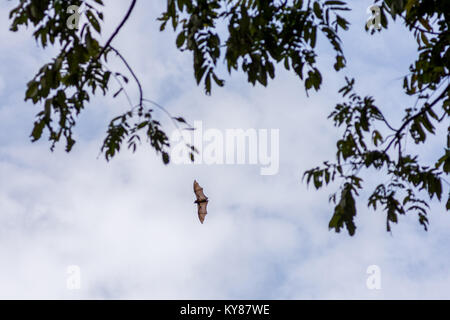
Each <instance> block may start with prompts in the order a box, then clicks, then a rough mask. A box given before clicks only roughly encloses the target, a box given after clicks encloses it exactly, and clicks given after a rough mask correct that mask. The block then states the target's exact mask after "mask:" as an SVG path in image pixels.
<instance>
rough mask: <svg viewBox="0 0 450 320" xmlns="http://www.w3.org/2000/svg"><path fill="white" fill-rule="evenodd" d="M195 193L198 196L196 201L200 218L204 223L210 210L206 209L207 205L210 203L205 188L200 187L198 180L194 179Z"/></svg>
mask: <svg viewBox="0 0 450 320" xmlns="http://www.w3.org/2000/svg"><path fill="white" fill-rule="evenodd" d="M194 193H195V197H196V198H197V200H195V203H196V204H197V206H198V218H199V219H200V222H201V223H202V224H203V221H204V220H205V217H206V215H207V214H208V212H207V211H206V206H207V205H208V197H207V196H205V194H204V193H203V188H202V187H200V185H199V184H198V182H197V181H196V180H194Z"/></svg>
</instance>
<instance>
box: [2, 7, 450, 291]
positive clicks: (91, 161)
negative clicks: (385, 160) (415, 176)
mask: <svg viewBox="0 0 450 320" xmlns="http://www.w3.org/2000/svg"><path fill="white" fill-rule="evenodd" d="M164 3H165V1H139V2H138V4H137V7H136V9H135V11H134V12H133V14H132V17H131V19H130V20H129V21H128V22H127V24H126V25H125V27H124V28H123V30H122V31H121V33H120V35H119V36H118V37H117V38H116V39H115V40H114V45H115V47H116V48H118V49H119V50H121V51H122V54H123V55H124V56H125V57H126V58H127V59H128V61H129V63H130V64H131V66H132V67H133V68H134V69H135V70H136V73H137V75H138V76H139V78H140V79H141V80H142V84H143V87H144V91H145V96H146V97H147V98H149V99H152V100H154V101H157V102H159V103H160V104H161V105H163V106H164V107H166V108H167V110H169V111H170V112H171V113H172V114H173V115H177V116H183V117H184V118H185V119H187V120H188V121H189V122H190V123H193V122H194V121H195V120H201V121H203V127H204V128H206V129H208V128H212V129H219V130H222V131H223V130H226V129H230V128H242V129H248V128H254V129H268V130H270V129H279V133H280V136H279V143H280V144H279V145H280V157H279V159H280V167H279V172H278V174H276V175H269V176H263V175H260V166H257V165H210V166H208V165H176V164H170V165H168V166H164V165H163V164H162V161H161V159H160V157H159V156H156V154H155V152H154V150H152V149H151V148H150V147H149V146H147V145H145V144H144V145H143V146H142V147H140V148H139V150H138V152H136V153H135V154H131V153H128V152H127V151H126V150H125V149H124V150H123V152H121V154H120V155H119V156H118V157H116V158H114V159H113V160H112V161H110V162H109V163H107V162H106V161H105V160H104V158H103V157H102V156H100V157H98V154H99V150H100V147H101V144H102V141H103V138H104V136H105V131H106V126H107V123H108V121H109V120H110V119H111V118H112V117H113V116H115V115H118V114H119V113H120V112H121V111H123V110H125V108H127V101H126V99H125V97H124V96H120V97H118V98H116V99H113V98H112V96H111V95H108V96H106V97H103V96H97V97H96V98H95V99H94V100H92V102H91V103H90V104H89V106H88V109H87V110H85V112H83V114H82V115H81V116H80V118H79V121H78V124H77V127H76V137H77V144H76V145H75V147H74V149H73V151H72V152H71V153H70V154H66V153H65V152H64V150H63V149H64V148H63V145H59V146H58V147H57V148H56V151H55V152H53V153H51V152H50V150H49V143H48V141H46V139H42V141H40V142H38V143H34V144H32V143H31V142H30V139H29V134H30V132H31V128H32V123H33V119H34V115H35V113H36V112H37V110H38V106H33V105H32V104H31V102H30V103H25V102H24V99H23V98H24V93H25V86H26V83H27V82H28V81H29V80H30V79H31V78H32V77H33V76H34V74H35V73H36V72H37V71H38V69H39V68H40V67H41V66H42V65H43V64H44V63H46V62H48V61H49V60H50V59H51V58H52V57H53V56H54V55H55V52H56V51H55V49H51V48H48V49H46V50H42V49H41V48H39V47H38V46H37V45H36V42H35V41H34V39H33V38H32V37H31V35H30V30H28V31H26V30H25V29H23V30H22V31H21V32H18V33H12V32H10V31H9V30H8V29H9V21H8V14H9V11H10V10H11V8H13V6H14V5H15V4H16V1H7V2H5V1H3V2H1V4H0V39H1V43H2V44H1V46H0V61H1V64H0V298H3V299H5V298H43V299H47V298H61V299H78V298H87V299H109V298H116V299H130V298H138V299H147V298H154V299H380V298H388V299H393V298H405V299H409V298H419V299H429V298H447V299H448V298H450V292H449V290H448V288H450V274H449V272H448V270H449V269H450V259H449V249H448V243H449V240H450V232H449V230H450V216H449V214H448V213H446V212H445V209H444V205H443V204H439V203H436V202H432V205H431V212H432V214H431V215H430V216H429V220H430V227H429V231H428V232H425V231H424V230H423V228H422V226H420V225H419V223H418V221H417V216H416V215H413V214H411V215H408V216H402V217H400V221H399V224H398V225H394V226H393V228H392V234H391V233H388V232H386V227H385V221H386V216H385V213H383V212H381V211H376V212H374V211H372V210H369V209H367V197H368V194H367V192H366V193H362V195H361V197H360V198H358V200H357V208H358V216H357V218H356V224H357V230H356V235H355V236H354V237H350V236H349V235H348V233H347V231H346V230H344V231H342V232H341V233H340V234H336V233H335V232H334V231H329V230H328V221H329V219H330V217H331V214H332V210H333V206H332V205H331V204H329V203H328V195H329V194H330V193H332V192H334V191H336V189H337V188H338V185H332V186H330V187H329V188H326V189H324V190H322V191H315V190H314V188H309V189H308V188H307V187H306V185H305V184H304V183H302V182H301V176H302V174H303V172H304V171H305V170H308V169H310V168H312V167H314V166H317V165H320V163H321V162H322V161H324V160H332V159H333V157H334V156H335V144H336V140H337V138H338V134H339V131H338V130H337V129H335V128H334V127H333V126H332V122H331V121H329V120H327V119H326V118H327V115H328V114H329V113H330V112H331V111H332V108H333V107H334V104H335V103H336V102H337V101H338V100H339V99H340V97H339V95H338V93H337V90H338V89H339V88H340V87H341V86H342V85H343V84H344V76H345V75H348V76H351V77H356V80H357V86H356V88H357V89H358V92H359V93H360V94H362V95H365V94H371V95H373V96H374V97H375V99H376V103H377V105H378V106H379V107H380V109H382V110H383V111H385V112H386V114H387V115H388V116H389V118H390V119H391V120H392V122H393V123H396V124H398V123H399V120H400V119H401V116H402V110H403V109H404V108H405V107H407V106H408V104H410V103H411V101H412V100H411V99H408V98H407V97H405V95H404V94H403V91H402V89H401V85H402V76H403V75H404V74H405V73H406V72H407V71H408V66H409V64H410V63H411V62H412V61H413V59H414V57H415V55H416V44H415V41H414V39H413V37H412V35H411V34H410V33H409V32H408V31H406V30H404V28H403V27H402V26H401V25H399V24H391V25H390V28H389V30H388V31H386V30H384V31H383V32H382V33H380V34H377V35H374V36H371V35H369V34H368V33H366V32H364V23H365V20H366V19H367V17H368V15H367V13H366V8H367V6H369V5H370V4H371V1H358V4H357V5H355V4H353V3H352V8H353V11H352V12H351V13H350V14H347V17H348V18H349V20H350V22H351V26H350V30H349V31H348V32H347V33H345V34H344V35H343V37H342V38H343V41H344V51H345V53H346V56H347V61H348V68H346V69H345V70H342V71H341V72H339V73H338V74H336V73H335V71H334V69H333V67H332V65H333V63H334V62H333V59H334V54H333V52H332V49H331V48H330V46H329V45H328V44H327V43H326V42H325V41H324V40H323V39H320V40H319V44H318V46H319V48H320V52H321V56H320V58H319V60H320V66H321V68H322V72H323V77H324V85H323V87H322V89H321V90H320V91H319V92H318V93H314V92H311V94H310V97H309V98H308V97H306V95H305V93H304V89H303V83H301V82H300V80H299V79H297V78H296V77H295V76H294V75H293V74H292V73H289V72H286V71H282V68H278V69H277V76H276V78H275V80H273V81H271V82H270V83H269V86H268V87H267V88H263V87H261V86H256V87H253V86H252V85H250V84H248V83H247V81H246V77H245V76H244V75H242V74H239V73H234V74H232V76H231V77H229V76H225V80H226V85H225V87H224V88H217V87H214V88H213V94H212V95H211V96H206V95H205V94H204V92H203V88H202V87H197V85H196V84H195V80H194V76H193V68H192V57H191V55H190V53H181V52H179V51H178V50H177V49H176V46H175V35H174V33H173V32H172V31H170V30H168V31H165V32H163V33H161V32H159V23H158V22H157V21H156V18H157V17H158V16H159V14H160V13H161V12H162V11H163V9H164ZM127 6H128V1H120V2H119V1H107V6H106V8H105V11H106V12H105V16H106V24H105V27H104V38H103V41H105V38H106V37H108V36H109V35H110V34H111V32H112V30H113V29H114V27H115V26H116V25H117V24H118V23H119V21H120V20H121V18H122V15H123V12H124V10H126V8H127ZM110 66H111V67H113V68H114V67H119V68H120V62H119V61H116V62H114V61H113V62H111V65H110ZM129 91H130V94H131V96H132V98H134V99H136V98H137V96H136V93H137V92H136V90H135V88H133V86H132V85H130V86H129ZM112 92H114V91H112ZM339 101H340V100H339ZM156 116H157V117H158V118H159V119H161V121H162V122H163V123H164V128H165V129H166V131H167V132H168V133H171V132H172V131H173V130H174V127H173V125H172V124H171V122H170V121H168V119H167V117H166V115H164V114H163V113H161V112H159V113H157V114H156ZM438 138H439V139H436V140H435V141H434V140H433V142H432V143H431V144H430V145H429V146H427V147H426V148H425V149H424V150H425V152H423V153H422V154H421V156H422V157H423V159H433V158H435V157H436V155H437V154H438V153H439V152H441V150H442V143H443V142H442V141H443V138H442V136H440V137H438ZM194 179H196V180H197V181H199V183H200V185H201V186H202V187H204V190H205V193H206V195H207V196H208V197H209V199H210V202H209V204H208V215H207V217H206V220H205V223H204V224H203V225H202V224H200V223H199V220H198V217H197V213H196V205H195V204H194V203H193V201H194V194H193V189H192V183H193V181H194ZM372 179H374V180H373V181H367V183H368V185H371V182H372V185H373V183H375V182H383V181H379V180H376V179H379V176H378V177H377V176H376V175H373V177H372ZM445 188H446V189H445V190H448V188H447V187H445ZM71 265H76V266H79V267H80V271H81V288H80V289H79V290H69V289H68V288H67V279H68V276H69V275H68V273H67V267H68V266H71ZM370 265H377V266H379V268H380V271H381V289H379V290H370V289H368V287H367V286H366V280H367V278H368V277H369V275H368V274H367V273H366V271H367V268H368V267H369V266H370Z"/></svg>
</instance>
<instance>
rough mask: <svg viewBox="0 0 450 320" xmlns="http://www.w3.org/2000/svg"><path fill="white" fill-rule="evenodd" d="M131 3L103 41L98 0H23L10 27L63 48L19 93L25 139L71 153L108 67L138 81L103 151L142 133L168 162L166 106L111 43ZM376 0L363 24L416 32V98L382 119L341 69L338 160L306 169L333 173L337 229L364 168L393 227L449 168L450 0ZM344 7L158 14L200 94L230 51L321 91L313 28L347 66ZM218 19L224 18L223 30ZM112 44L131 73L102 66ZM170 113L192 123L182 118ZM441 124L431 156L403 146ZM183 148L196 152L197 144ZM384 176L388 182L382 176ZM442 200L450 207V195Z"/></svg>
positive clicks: (198, 0) (346, 220)
mask: <svg viewBox="0 0 450 320" xmlns="http://www.w3.org/2000/svg"><path fill="white" fill-rule="evenodd" d="M82 4H83V5H84V7H85V10H84V11H83V13H82V14H83V15H85V17H86V22H84V23H83V24H82V25H80V26H78V27H75V28H70V27H68V20H69V19H72V20H73V19H76V13H75V17H74V16H73V14H74V12H73V10H72V11H71V10H68V8H69V6H77V7H79V6H81V5H82ZM108 5H112V4H108ZM135 5H136V0H131V1H130V6H129V8H128V10H127V11H126V12H124V17H123V19H122V20H121V22H120V24H119V25H118V26H117V28H116V29H115V31H114V32H113V34H112V35H111V36H110V37H109V38H108V40H107V41H106V43H105V44H103V45H102V44H100V41H99V36H100V34H101V32H102V23H103V18H104V17H103V10H102V9H103V6H104V4H103V2H102V1H101V0H86V1H81V0H70V1H68V0H20V1H19V4H18V5H17V6H16V7H15V8H14V9H13V10H12V11H11V12H10V19H11V30H12V31H18V30H19V29H20V28H21V27H23V26H28V25H31V26H32V28H33V35H34V37H35V39H36V41H38V43H39V44H40V45H41V46H42V47H44V48H45V47H47V46H48V45H54V46H58V47H59V48H60V50H59V53H58V55H57V56H55V57H54V58H53V59H52V60H51V61H50V62H48V63H47V64H45V65H44V66H42V68H40V70H39V71H38V73H37V74H36V75H35V76H34V78H33V79H32V80H31V81H30V82H28V85H27V89H26V92H25V100H31V102H32V103H34V104H37V105H39V106H41V111H39V112H38V113H37V115H36V121H35V123H34V127H33V129H32V132H31V139H32V141H37V140H39V139H41V138H42V136H43V134H44V132H45V133H46V134H48V137H49V141H50V144H51V146H50V148H51V149H52V150H53V148H54V147H55V145H56V144H57V143H58V142H59V141H60V140H61V139H62V140H63V141H65V148H66V151H67V152H69V151H70V150H71V149H72V148H73V146H74V144H75V139H74V137H73V130H74V126H75V124H76V122H77V117H78V115H79V114H80V112H82V111H83V110H84V109H85V108H86V106H87V104H88V103H89V101H90V98H91V97H92V96H93V95H95V94H96V91H100V92H101V93H102V94H103V95H106V94H107V93H109V91H110V88H111V87H112V85H111V80H112V79H113V78H114V79H115V80H116V81H117V82H118V83H119V84H120V90H119V91H117V92H115V93H113V96H114V97H116V96H118V95H119V94H121V93H122V94H123V93H125V85H126V83H128V82H129V79H128V77H130V75H131V78H132V80H133V81H134V82H135V83H136V85H137V86H138V88H139V97H138V98H137V101H138V102H137V104H133V103H132V102H131V101H129V102H130V108H129V110H128V111H127V112H125V113H123V114H119V115H117V117H115V118H113V119H111V121H110V123H109V126H108V128H107V132H106V137H105V139H104V143H103V146H102V148H101V150H102V152H103V154H104V156H105V158H106V159H107V160H110V159H111V158H112V157H114V156H115V155H116V154H117V153H118V152H119V151H120V148H121V146H122V145H123V144H125V145H127V146H128V147H129V148H131V149H132V150H133V151H134V150H136V148H137V146H138V144H139V143H140V141H141V138H142V137H146V138H147V141H149V143H150V145H151V146H152V147H153V148H154V149H155V150H156V152H157V153H159V154H160V155H161V156H162V160H163V162H164V163H166V164H167V163H169V161H170V157H169V153H168V148H169V147H170V146H169V140H168V137H167V135H166V133H165V132H164V130H163V128H162V126H161V123H160V122H159V121H158V119H155V118H154V116H153V109H152V107H155V106H156V107H158V108H162V107H161V106H159V105H158V104H157V103H154V102H153V101H151V100H149V99H147V98H146V97H145V96H144V89H143V88H142V86H141V83H140V80H139V78H138V77H137V76H136V74H135V72H134V71H133V69H132V67H131V66H130V65H129V64H128V62H127V60H126V57H124V56H123V55H122V54H121V53H120V50H119V49H118V48H116V47H114V46H113V40H114V38H115V37H116V36H117V35H118V34H119V33H120V31H121V28H122V26H123V25H124V24H125V23H126V21H127V20H128V19H129V18H130V16H131V13H132V11H133V10H134V8H135ZM374 5H376V6H377V7H378V8H379V9H380V10H379V12H378V13H379V18H380V24H381V27H382V28H380V29H381V30H380V29H377V28H370V25H369V24H368V25H366V30H367V32H368V33H372V34H373V33H375V32H382V29H383V28H384V29H386V28H388V24H389V23H392V22H394V21H396V20H400V22H401V23H402V24H403V25H404V27H405V28H407V29H408V30H409V31H410V32H411V33H413V34H414V36H415V38H416V40H417V46H418V54H417V58H416V60H415V61H413V62H412V63H411V65H410V68H409V73H407V74H406V75H405V76H404V81H403V89H404V90H403V91H404V94H406V95H409V96H414V97H415V98H416V103H415V104H414V105H412V106H410V107H408V108H405V110H404V117H403V119H402V122H401V123H400V124H399V125H397V126H396V125H394V124H392V123H390V122H389V121H388V120H387V118H388V117H386V116H385V115H384V114H383V113H382V112H381V111H380V108H378V107H377V106H376V103H375V99H374V98H373V97H371V96H366V97H361V96H360V95H358V93H357V92H355V90H354V88H353V87H354V84H355V80H354V79H348V78H345V80H346V85H345V86H344V87H343V88H341V90H340V91H339V92H340V93H341V94H342V97H343V101H342V102H339V103H337V104H336V106H335V107H334V110H333V112H332V113H331V114H330V116H329V118H330V119H331V120H332V121H333V122H334V125H335V126H338V127H342V128H344V133H343V136H342V137H340V138H339V139H338V141H337V143H336V159H333V160H330V161H325V162H324V163H323V164H322V165H321V166H317V167H315V168H312V169H310V170H308V171H306V172H305V173H304V178H305V179H306V182H307V183H308V184H310V183H312V184H313V185H314V187H315V188H317V189H319V188H322V187H324V186H325V185H327V184H329V183H330V182H331V181H338V182H340V185H341V186H340V189H339V190H338V192H336V193H333V194H332V195H331V196H330V201H332V202H333V203H334V204H335V208H334V212H333V215H332V218H331V220H330V222H329V228H330V229H334V230H335V231H337V232H339V231H340V230H341V229H343V228H344V227H345V228H346V229H347V231H348V233H349V234H350V235H354V233H355V229H356V225H355V223H354V217H355V216H356V214H357V205H356V201H355V197H357V196H358V195H359V193H358V192H359V191H361V189H362V188H363V180H362V178H361V175H362V172H364V171H375V172H377V171H379V172H380V173H382V174H380V177H381V178H380V183H379V184H378V185H377V186H376V188H375V189H374V190H373V192H372V193H371V195H370V197H369V198H368V202H367V204H368V206H369V207H373V209H377V208H379V207H380V208H382V209H383V211H384V212H385V213H386V228H387V230H388V231H390V223H392V222H393V223H397V221H398V215H403V214H406V213H408V212H412V213H416V214H417V215H418V219H419V223H420V224H422V225H423V227H424V228H425V230H426V229H427V226H428V219H427V214H428V213H429V208H430V206H429V203H430V200H431V199H433V198H434V197H436V198H437V199H438V200H439V201H441V200H442V199H444V195H443V183H446V180H445V178H444V175H447V174H448V172H449V170H450V127H448V125H447V127H448V130H447V132H446V133H444V132H438V131H437V130H436V126H437V125H438V124H439V123H444V124H448V123H449V122H448V117H449V115H450V85H449V70H450V66H449V65H450V45H449V44H450V32H449V24H450V17H449V15H450V13H449V11H448V8H449V7H450V1H449V0H445V1H438V0H427V1H425V0H384V1H382V0H375V1H374ZM75 8H76V7H75ZM350 9H351V8H350V7H349V5H348V4H347V2H346V1H323V0H308V1H301V0H291V1H288V0H278V1H277V0H271V1H268V0H167V7H166V10H165V11H164V12H162V13H161V15H160V17H159V21H160V23H161V31H162V30H164V29H166V28H167V27H168V26H170V27H171V28H172V29H173V30H174V32H176V33H177V36H176V43H175V44H176V46H177V47H178V48H179V49H180V50H181V51H190V52H191V54H192V56H193V70H194V78H195V80H196V81H197V84H199V85H200V84H201V85H202V86H204V90H205V93H206V94H211V92H212V90H213V86H214V85H217V86H224V85H225V81H224V80H223V79H222V76H221V75H220V74H219V71H218V68H217V66H218V62H219V61H224V62H225V65H226V68H227V71H228V73H230V74H232V73H233V72H243V73H244V74H246V76H247V78H248V81H249V82H250V83H252V84H253V85H257V84H260V85H263V86H267V85H268V84H269V81H270V79H274V78H275V74H276V70H277V68H285V69H287V70H291V71H292V72H294V73H295V74H296V76H298V77H299V79H300V81H302V82H303V83H304V87H305V90H306V92H308V91H310V90H315V91H319V90H320V88H321V84H322V75H321V70H319V67H318V66H317V63H316V60H317V57H318V55H319V54H320V53H319V52H317V49H316V40H317V38H318V37H320V36H322V37H324V39H327V41H328V42H329V43H330V45H331V47H332V48H333V50H334V53H335V62H334V69H335V70H336V71H339V70H341V69H343V68H345V66H346V58H345V55H344V50H343V43H342V41H341V38H340V34H342V33H343V32H345V31H346V30H348V25H349V22H348V21H347V20H346V18H345V12H346V11H348V10H350ZM446 9H447V10H446ZM72 23H73V21H72ZM76 23H78V20H76ZM219 24H220V25H224V26H225V27H226V29H225V30H219V28H218V25H219ZM111 55H115V56H116V57H117V58H118V59H120V60H121V61H122V63H123V64H124V65H125V67H126V68H127V69H128V71H129V75H128V77H127V75H124V74H122V73H119V72H117V71H114V70H109V69H108V67H107V66H106V62H107V61H108V59H110V57H111ZM399 94H401V93H399ZM172 119H173V120H174V121H175V122H176V123H178V124H180V125H187V123H186V121H185V120H184V118H182V117H172ZM386 130H388V131H389V132H390V133H389V134H387V135H386V134H384V136H383V135H382V133H381V132H385V131H386ZM437 134H441V135H442V136H446V138H444V139H445V140H446V141H444V142H443V143H444V147H443V153H442V154H441V155H440V156H439V157H437V158H436V159H435V162H434V164H433V165H429V164H428V165H427V164H424V163H423V162H421V161H422V160H421V159H420V158H419V154H418V152H415V153H414V152H412V151H410V150H408V149H406V148H405V147H404V145H405V144H404V141H405V140H406V139H407V137H408V136H409V137H410V139H411V138H412V141H414V144H416V145H417V146H423V145H425V144H426V143H427V138H428V136H429V135H437ZM428 140H429V139H428ZM187 148H189V150H190V152H191V153H190V155H191V158H193V157H194V154H195V147H194V146H191V145H187ZM386 178H388V181H387V182H382V181H386ZM444 201H445V200H444ZM446 209H447V210H449V209H450V200H449V199H448V196H447V201H446Z"/></svg>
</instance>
